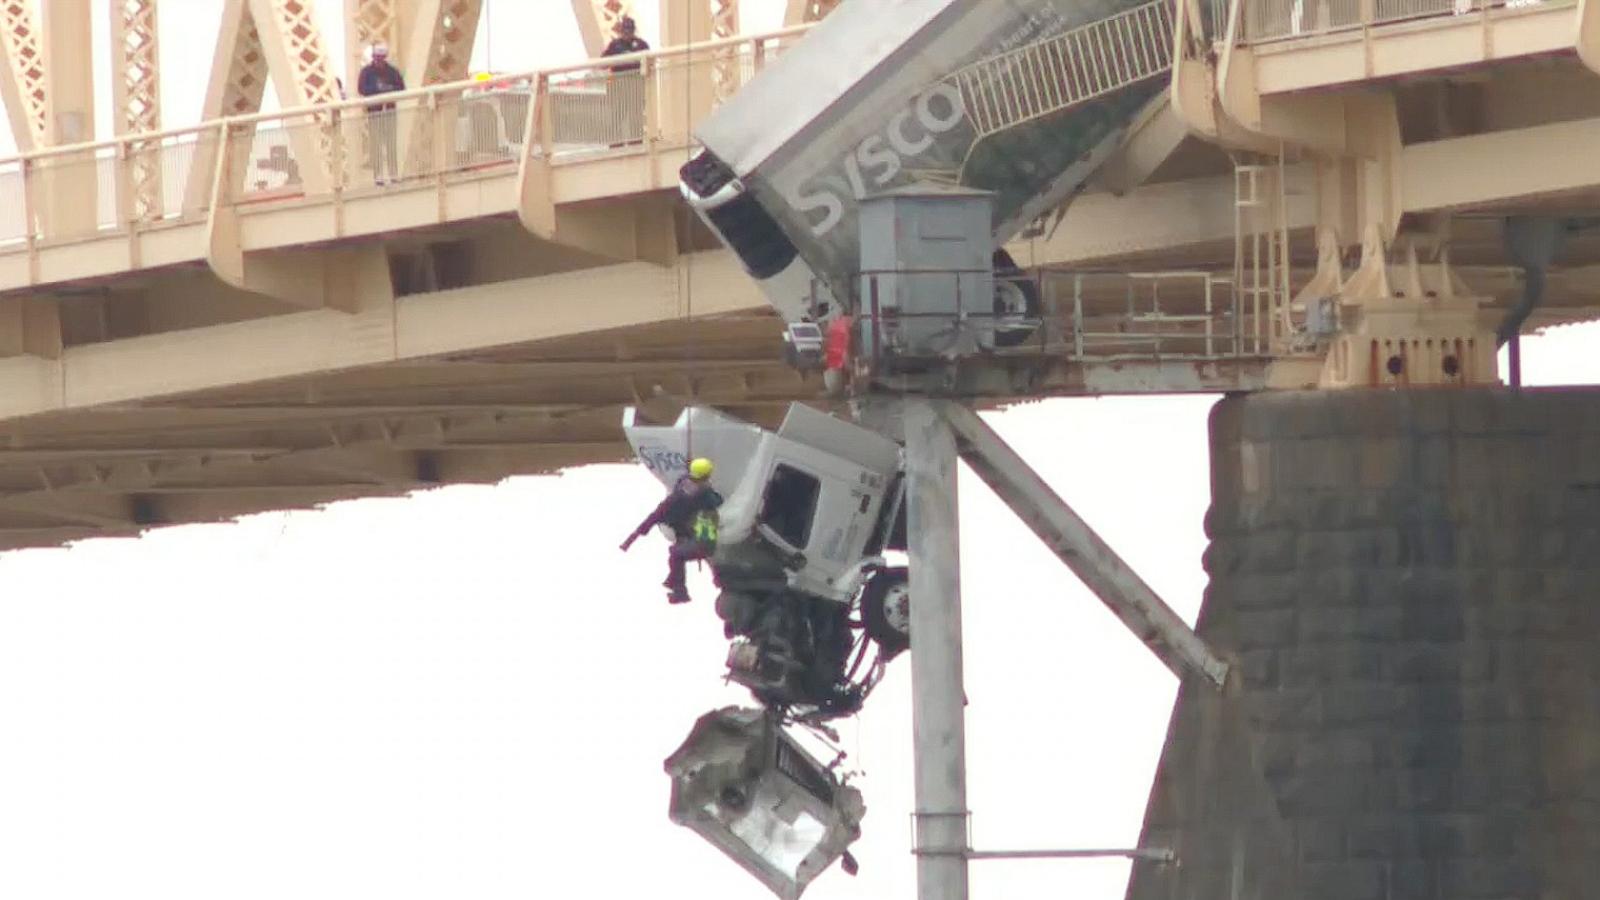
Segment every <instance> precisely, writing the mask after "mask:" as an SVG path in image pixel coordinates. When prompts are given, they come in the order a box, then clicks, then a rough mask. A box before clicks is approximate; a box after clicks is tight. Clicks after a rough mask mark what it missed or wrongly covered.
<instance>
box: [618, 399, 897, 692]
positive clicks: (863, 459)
mask: <svg viewBox="0 0 1600 900" xmlns="http://www.w3.org/2000/svg"><path fill="white" fill-rule="evenodd" d="M623 430H624V431H625V432H626V434H627V437H628V441H629V443H630V444H632V446H633V449H634V452H635V453H636V454H637V455H638V458H639V461H640V462H641V463H643V465H644V466H645V468H646V469H648V470H649V471H650V472H651V473H652V474H654V475H655V476H656V478H657V479H658V480H659V481H660V482H661V483H662V485H663V486H665V487H667V488H669V489H670V488H671V487H672V486H673V485H675V484H676V483H677V481H678V479H680V478H682V477H684V475H685V474H686V473H687V471H688V465H689V461H690V460H691V459H693V458H695V457H702V456H703V457H706V458H708V459H710V460H711V461H712V463H713V464H714V465H715V469H714V471H713V472H712V475H711V485H712V487H713V488H715V489H716V490H717V492H718V493H720V494H721V495H722V496H723V505H722V507H721V510H720V514H721V520H722V521H721V525H720V528H719V531H720V536H719V539H718V542H717V548H716V551H715V553H714V554H713V556H712V558H711V567H712V570H713V572H714V573H715V575H716V580H717V583H718V585H719V586H720V588H721V593H720V595H719V596H718V598H717V602H716V609H717V614H718V615H719V616H720V617H721V618H722V620H723V623H724V633H725V634H726V636H727V637H728V638H729V639H730V640H731V641H732V645H731V646H730V650H729V655H728V668H729V676H730V677H731V678H732V679H733V680H735V681H738V682H739V683H741V684H744V685H745V686H746V687H748V688H750V690H751V691H752V693H754V694H755V696H756V698H757V699H758V700H760V701H761V702H762V704H763V705H764V706H765V707H766V708H768V709H769V710H774V711H776V712H777V713H778V714H779V715H780V716H792V717H794V718H795V719H796V720H805V721H812V722H820V721H824V720H826V719H829V718H833V717H836V716H839V715H847V714H849V713H852V712H854V711H856V710H858V709H859V708H860V706H861V703H862V702H863V701H864V700H865V698H866V695H867V694H868V693H869V692H870V691H871V689H872V687H873V686H874V685H875V684H876V683H877V680H878V679H879V678H880V677H881V676H882V674H883V672H884V666H885V665H886V664H887V663H888V662H889V660H891V659H893V658H894V657H895V656H896V655H897V654H899V653H900V652H901V651H903V650H905V649H907V648H908V647H909V645H910V627H909V626H910V622H909V619H910V612H909V602H910V597H909V591H908V589H907V584H908V578H907V573H906V569H905V567H904V566H903V565H895V564H894V563H893V562H892V561H891V559H890V558H889V556H888V555H887V554H890V553H894V552H896V551H900V550H903V549H904V547H905V517H904V491H903V484H904V477H903V470H902V465H903V464H902V454H901V449H900V446H899V445H898V444H896V443H895V442H893V441H890V440H888V439H887V438H884V437H883V436H881V435H879V434H877V433H876V432H873V431H870V430H868V429H865V428H862V427H860V426H858V425H854V424H851V423H849V422H846V421H843V420H842V419H837V418H835V417H833V416H830V415H828V414H827V413H824V412H820V411H818V410H815V409H812V408H811V407H808V406H805V405H803V404H798V403H796V404H792V405H791V406H790V407H789V410H788V413H787V414H786V415H785V416H784V419H783V423H782V424H781V425H780V426H779V427H778V429H777V430H776V431H768V430H766V429H763V428H761V427H759V426H756V425H752V424H750V423H747V422H742V421H740V420H738V419H734V418H732V417H730V416H727V415H724V414H722V413H720V412H717V411H716V410H713V409H709V408H706V407H690V408H688V409H686V410H684V412H683V413H682V414H681V415H680V416H679V417H678V420H677V421H676V422H675V423H673V424H672V425H647V424H643V423H641V422H640V421H639V418H638V415H637V413H636V412H635V411H634V410H632V409H630V410H628V411H626V412H625V413H624V418H623ZM663 528H665V526H663ZM869 646H870V647H875V648H876V650H877V653H876V657H875V660H874V663H873V665H872V666H870V667H867V668H865V669H863V668H862V662H863V661H864V657H865V653H866V652H867V650H868V648H869ZM858 672H864V673H865V674H864V675H862V676H861V677H860V678H857V677H855V673H858Z"/></svg>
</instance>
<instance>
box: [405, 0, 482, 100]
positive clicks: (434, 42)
mask: <svg viewBox="0 0 1600 900" xmlns="http://www.w3.org/2000/svg"><path fill="white" fill-rule="evenodd" d="M416 12H417V21H416V27H415V28H414V29H413V30H412V33H411V37H410V40H409V42H408V44H407V46H406V55H405V57H404V58H403V59H401V60H400V61H399V62H400V66H401V68H402V70H403V71H404V72H405V75H406V86H407V87H413V88H419V87H425V86H427V85H430V84H445V83H448V82H451V81H461V80H462V79H464V78H466V77H467V68H468V66H470V65H471V63H472V44H473V42H474V41H476V40H477V38H478V19H479V17H480V16H481V15H482V13H483V0H420V2H418V3H417V4H416Z"/></svg>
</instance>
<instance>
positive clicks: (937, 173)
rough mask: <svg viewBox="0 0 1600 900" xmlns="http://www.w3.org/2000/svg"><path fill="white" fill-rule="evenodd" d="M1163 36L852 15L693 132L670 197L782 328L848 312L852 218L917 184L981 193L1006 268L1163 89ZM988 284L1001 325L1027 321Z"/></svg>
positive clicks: (996, 0)
mask: <svg viewBox="0 0 1600 900" xmlns="http://www.w3.org/2000/svg"><path fill="white" fill-rule="evenodd" d="M1171 23H1172V18H1171V7H1170V2H1168V0H1160V2H1148V0H1133V2H1130V0H847V2H845V3H844V4H842V5H841V6H840V7H839V8H838V9H837V10H835V11H834V12H833V13H832V14H831V15H830V16H829V17H828V18H827V19H826V20H825V21H823V22H822V23H821V24H819V25H818V26H816V28H815V29H814V30H813V31H812V32H811V33H810V34H809V35H808V36H807V37H806V38H805V39H804V40H802V41H801V42H800V43H799V44H798V45H797V46H795V47H794V48H793V49H791V50H789V51H787V52H786V53H785V54H784V55H783V57H781V58H780V59H779V60H777V61H776V62H775V63H774V64H772V65H771V66H769V67H768V68H767V69H766V70H764V71H763V72H761V73H760V74H759V75H758V76H757V77H756V78H755V79H754V80H752V81H751V82H750V84H749V85H748V86H746V87H745V88H744V89H743V90H742V91H740V92H739V93H738V94H737V95H736V96H735V97H733V98H732V99H731V100H730V101H728V102H727V103H725V104H723V105H722V106H721V107H720V108H719V109H718V110H717V111H716V112H715V113H713V114H712V115H711V116H710V117H709V118H708V119H707V120H706V121H705V122H704V123H702V125H701V126H700V127H699V128H698V129H697V130H696V132H695V136H696V138H697V139H698V140H699V142H700V144H701V145H702V146H703V148H704V149H703V150H702V151H701V152H700V153H699V154H698V155H696V156H695V157H694V158H693V159H691V160H690V161H689V162H688V163H687V164H686V165H684V167H683V169H682V171H681V178H682V185H681V187H682V193H683V195H684V196H685V198H686V199H687V200H688V202H689V203H690V204H691V205H692V206H693V207H694V208H695V209H696V210H697V211H698V212H699V214H700V216H701V217H702V218H703V220H704V221H705V222H706V224H707V225H708V226H709V227H710V228H711V229H712V230H713V231H714V232H715V233H716V234H717V235H718V236H719V237H720V238H721V239H722V241H723V242H724V243H725V244H726V245H727V246H728V247H729V248H731V249H732V250H733V252H734V253H735V254H736V255H737V256H738V258H739V260H740V262H741V264H742V265H743V267H744V269H745V271H746V272H748V273H749V275H750V276H751V277H752V278H754V279H755V280H756V281H757V282H759V283H760V285H761V287H762V289H763V290H764V292H765V294H766V297H767V300H768V301H769V302H770V303H771V305H772V306H773V307H774V308H775V309H776V310H777V311H778V312H779V313H780V314H781V315H782V316H783V317H784V319H785V320H786V321H788V322H789V323H791V324H798V323H808V324H815V323H820V322H824V321H826V320H827V319H829V318H830V317H831V316H832V315H834V314H835V313H836V312H837V311H839V310H840V308H841V307H845V308H849V307H851V306H853V305H854V303H853V299H854V297H855V296H856V294H857V291H858V284H859V276H860V275H861V274H862V273H861V272H860V265H859V246H858V242H859V237H858V227H857V226H858V220H859V204H860V203H861V201H862V200H863V199H864V198H866V197H868V196H871V195H873V194H875V193H880V192H885V191H889V190H892V189H895V188H900V187H904V186H906V185H909V184H912V183H913V182H917V181H924V182H932V183H936V184H946V185H960V186H962V187H967V188H976V189H981V190H984V191H988V192H991V193H992V194H993V209H994V219H993V239H994V246H995V248H996V253H995V265H996V268H997V270H1004V269H1005V268H1007V267H1010V266H1013V265H1014V263H1013V262H1012V261H1011V259H1010V257H1009V256H1008V255H1007V254H1005V252H1004V250H1003V249H1001V248H1002V245H1003V244H1004V243H1005V242H1006V241H1007V240H1009V239H1011V238H1013V237H1014V236H1016V235H1017V234H1018V233H1019V232H1020V231H1021V230H1022V229H1023V228H1024V227H1026V226H1027V225H1028V224H1029V223H1030V222H1033V221H1035V220H1037V219H1039V218H1040V217H1041V216H1043V215H1044V214H1046V213H1048V212H1049V211H1051V210H1053V209H1056V208H1058V207H1059V206H1061V204H1063V203H1064V202H1066V201H1067V200H1069V199H1070V198H1071V197H1072V196H1073V195H1075V194H1076V193H1077V192H1079V191H1081V190H1082V189H1083V187H1084V185H1085V184H1086V183H1087V182H1088V180H1089V178H1090V176H1091V175H1093V173H1094V172H1095V170H1096V169H1097V168H1099V166H1100V165H1101V164H1102V163H1103V162H1104V160H1105V158H1106V157H1107V156H1108V155H1109V154H1110V153H1111V152H1112V151H1113V150H1114V149H1115V148H1116V147H1117V145H1118V144H1119V142H1120V140H1121V139H1122V136H1123V134H1124V132H1125V130H1126V128H1127V126H1128V124H1129V123H1130V122H1131V121H1132V120H1133V119H1134V118H1135V117H1136V116H1137V114H1138V112H1139V110H1140V108H1141V107H1142V106H1143V105H1144V104H1145V103H1147V102H1148V101H1149V100H1150V99H1151V98H1152V97H1154V96H1155V95H1156V94H1157V92H1158V91H1159V90H1161V89H1162V87H1164V82H1163V81H1161V79H1160V78H1159V75H1160V74H1161V73H1162V72H1164V71H1166V70H1167V68H1168V67H1169V66H1170V64H1171V47H1172V33H1171ZM1002 274H1003V271H1002ZM996 285H997V288H996V292H995V293H996V297H995V299H996V304H997V307H996V313H997V314H1009V315H1015V316H1018V317H1026V316H1028V315H1032V314H1036V313H1037V312H1038V303H1039V298H1038V295H1037V292H1036V291H1034V290H1032V288H1031V286H1029V287H1026V288H1024V287H1021V286H1020V283H1019V282H1018V281H1015V280H1008V279H1005V278H1003V277H1002V278H1000V279H997V281H996ZM1022 331H1023V329H1021V328H1020V327H1019V328H1018V329H1014V330H1013V335H1012V340H1013V341H1015V340H1017V339H1020V338H1022V337H1025V336H1026V334H1025V333H1020V332H1022ZM1006 342H1007V341H1006V339H1005V337H1004V336H1003V335H1002V336H1001V339H1000V341H999V343H1001V344H1002V345H1004V344H1005V343H1006Z"/></svg>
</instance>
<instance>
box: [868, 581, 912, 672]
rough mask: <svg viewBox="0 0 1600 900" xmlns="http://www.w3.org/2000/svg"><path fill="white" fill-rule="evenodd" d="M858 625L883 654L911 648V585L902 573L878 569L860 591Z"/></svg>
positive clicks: (891, 653)
mask: <svg viewBox="0 0 1600 900" xmlns="http://www.w3.org/2000/svg"><path fill="white" fill-rule="evenodd" d="M861 624H862V627H864V628H865V629H866V632H867V637H869V638H872V639H873V640H874V641H877V643H878V646H879V647H880V648H882V649H883V652H884V653H885V654H887V655H890V656H893V655H894V654H896V653H899V652H900V651H902V650H904V649H906V648H907V647H910V646H911V586H910V584H909V580H908V578H907V576H906V570H905V569H904V568H902V567H899V566H896V567H893V568H888V569H879V570H878V571H877V572H876V573H875V574H874V575H873V576H872V577H871V578H869V579H867V586H866V587H864V588H862V590H861Z"/></svg>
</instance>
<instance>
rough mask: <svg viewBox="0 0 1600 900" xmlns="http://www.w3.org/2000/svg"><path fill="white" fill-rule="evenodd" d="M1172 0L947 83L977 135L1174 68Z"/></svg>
mask: <svg viewBox="0 0 1600 900" xmlns="http://www.w3.org/2000/svg"><path fill="white" fill-rule="evenodd" d="M1172 13H1173V4H1172V0H1155V2H1153V3H1146V4H1144V5H1143V6H1137V7H1134V8H1133V9H1130V10H1127V11H1126V12H1122V13H1118V14H1117V15H1114V16H1108V17H1107V18H1104V19H1101V20H1099V21H1097V22H1092V23H1090V24H1088V25H1084V26H1082V27H1080V28H1074V29H1072V30H1071V31H1068V32H1065V33H1063V34H1060V35H1057V36H1055V37H1052V38H1049V39H1047V40H1043V41H1039V42H1037V43H1033V44H1028V45H1026V46H1024V47H1020V48H1018V49H1016V50H1012V51H1010V52H1008V53H1004V54H1001V55H999V56H996V57H992V58H990V59H985V60H982V61H980V62H977V63H973V64H972V65H969V66H967V67H965V68H963V69H961V70H959V71H957V72H955V73H954V74H952V75H950V76H948V77H947V78H946V79H945V81H946V82H948V83H950V84H952V85H954V86H955V87H956V88H957V89H958V90H959V91H960V92H961V96H962V102H963V104H964V105H965V106H966V110H967V115H968V116H969V117H970V118H971V120H972V123H973V126H974V127H975V128H976V129H977V132H978V138H979V139H982V138H984V137H987V136H988V135H991V134H996V133H999V132H1001V131H1005V130H1006V129H1008V128H1014V127H1016V126H1018V125H1021V124H1023V123H1025V122H1030V121H1032V120H1034V119H1040V118H1043V117H1045V116H1048V115H1051V114H1053V113H1057V112H1061V111H1064V110H1067V109H1070V108H1072V107H1074V106H1077V105H1079V104H1081V103H1086V102H1088V101H1090V100H1094V99H1096V98H1098V97H1102V96H1104V95H1106V94H1109V93H1111V92H1113V91H1115V90H1117V89H1119V88H1123V87H1126V86H1128V85H1130V84H1136V83H1138V82H1140V81H1143V80H1145V79H1147V78H1152V77H1154V76H1156V75H1159V74H1161V73H1163V72H1166V71H1167V70H1169V69H1171V68H1172V37H1173V19H1172Z"/></svg>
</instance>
